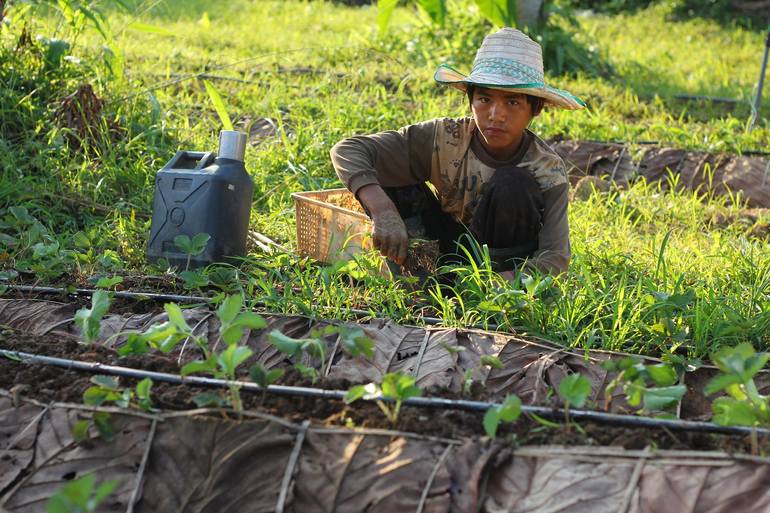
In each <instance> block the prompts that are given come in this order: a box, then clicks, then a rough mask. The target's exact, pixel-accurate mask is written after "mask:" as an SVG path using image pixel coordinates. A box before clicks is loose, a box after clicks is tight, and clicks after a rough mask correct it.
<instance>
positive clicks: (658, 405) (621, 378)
mask: <svg viewBox="0 0 770 513" xmlns="http://www.w3.org/2000/svg"><path fill="white" fill-rule="evenodd" d="M602 368H604V369H605V370H607V371H610V372H617V373H618V375H617V376H616V377H615V378H614V379H613V380H612V381H610V383H609V384H608V385H607V388H605V389H604V409H605V410H606V411H609V409H610V407H611V406H612V393H613V392H614V391H615V389H616V388H617V387H618V386H622V387H623V392H624V393H625V395H626V400H627V401H628V404H629V405H631V406H633V407H635V408H639V407H641V409H642V410H643V411H646V412H662V413H664V414H665V413H666V410H667V409H669V408H671V407H673V406H675V405H676V404H677V403H678V402H679V401H681V400H682V397H683V396H684V394H685V392H686V391H687V387H685V386H684V385H674V383H676V382H677V381H679V375H678V373H677V372H676V371H675V370H674V368H673V367H672V366H671V365H670V364H667V363H658V364H653V365H644V363H643V360H642V359H641V358H639V357H636V356H629V357H626V358H623V359H621V360H607V361H604V362H602Z"/></svg>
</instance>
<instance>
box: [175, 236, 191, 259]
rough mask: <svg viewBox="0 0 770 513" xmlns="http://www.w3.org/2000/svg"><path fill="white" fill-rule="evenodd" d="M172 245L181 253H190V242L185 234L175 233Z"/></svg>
mask: <svg viewBox="0 0 770 513" xmlns="http://www.w3.org/2000/svg"><path fill="white" fill-rule="evenodd" d="M174 246H176V247H177V248H179V250H180V251H181V252H182V253H186V254H188V255H191V254H192V242H191V241H190V237H188V236H187V235H177V236H176V237H174Z"/></svg>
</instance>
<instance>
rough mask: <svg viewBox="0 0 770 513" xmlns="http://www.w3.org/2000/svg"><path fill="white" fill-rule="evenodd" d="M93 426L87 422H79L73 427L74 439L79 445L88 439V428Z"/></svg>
mask: <svg viewBox="0 0 770 513" xmlns="http://www.w3.org/2000/svg"><path fill="white" fill-rule="evenodd" d="M90 426H91V422H89V421H87V420H79V421H77V422H75V425H74V426H72V439H73V440H75V441H76V442H77V443H80V442H82V441H83V440H87V439H88V428H89V427H90Z"/></svg>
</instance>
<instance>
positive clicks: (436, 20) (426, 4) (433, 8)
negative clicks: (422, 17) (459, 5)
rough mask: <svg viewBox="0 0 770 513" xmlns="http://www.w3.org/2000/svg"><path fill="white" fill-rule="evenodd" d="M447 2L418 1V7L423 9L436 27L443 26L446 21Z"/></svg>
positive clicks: (443, 0)
mask: <svg viewBox="0 0 770 513" xmlns="http://www.w3.org/2000/svg"><path fill="white" fill-rule="evenodd" d="M446 2H447V0H417V5H419V6H420V8H422V10H424V11H425V12H426V13H427V14H428V17H429V18H430V21H431V22H433V24H434V25H439V26H443V25H444V20H445V19H446Z"/></svg>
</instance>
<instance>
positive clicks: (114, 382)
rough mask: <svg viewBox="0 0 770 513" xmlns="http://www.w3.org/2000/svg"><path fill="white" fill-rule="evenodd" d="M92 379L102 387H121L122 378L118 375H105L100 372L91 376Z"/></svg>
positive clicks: (110, 388)
mask: <svg viewBox="0 0 770 513" xmlns="http://www.w3.org/2000/svg"><path fill="white" fill-rule="evenodd" d="M90 381H91V383H93V384H94V385H99V386H100V387H102V388H106V389H108V390H118V389H120V380H119V379H118V378H117V377H116V376H104V375H102V374H98V375H96V376H91V380H90Z"/></svg>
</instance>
